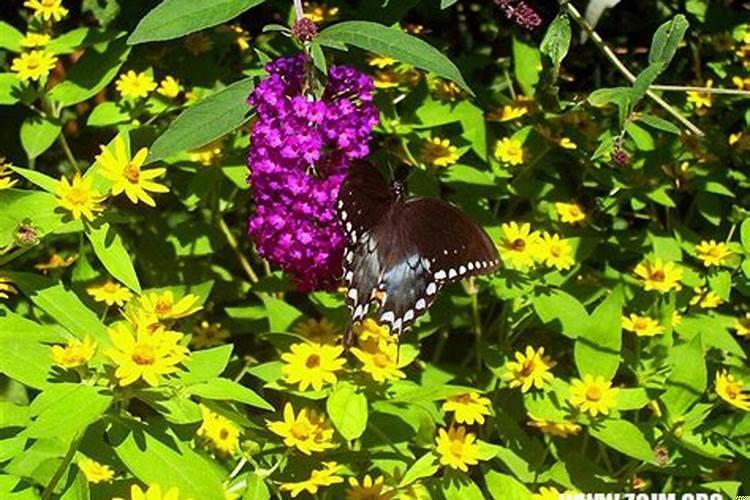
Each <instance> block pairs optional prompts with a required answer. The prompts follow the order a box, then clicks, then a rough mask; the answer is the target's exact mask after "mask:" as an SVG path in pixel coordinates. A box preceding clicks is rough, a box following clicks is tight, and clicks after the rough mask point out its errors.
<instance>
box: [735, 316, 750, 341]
mask: <svg viewBox="0 0 750 500" xmlns="http://www.w3.org/2000/svg"><path fill="white" fill-rule="evenodd" d="M734 329H735V330H737V335H739V336H740V337H749V336H750V313H745V316H744V317H742V318H736V319H735V320H734Z"/></svg>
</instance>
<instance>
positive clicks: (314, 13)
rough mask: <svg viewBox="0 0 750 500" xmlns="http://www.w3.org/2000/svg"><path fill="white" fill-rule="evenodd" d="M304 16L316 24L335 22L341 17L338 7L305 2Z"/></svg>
mask: <svg viewBox="0 0 750 500" xmlns="http://www.w3.org/2000/svg"><path fill="white" fill-rule="evenodd" d="M303 7H304V16H305V17H306V18H307V19H309V20H310V21H312V22H314V23H315V24H322V23H328V22H331V21H335V20H336V19H337V18H338V16H339V8H338V7H329V6H328V5H326V4H324V3H318V2H305V3H304V5H303Z"/></svg>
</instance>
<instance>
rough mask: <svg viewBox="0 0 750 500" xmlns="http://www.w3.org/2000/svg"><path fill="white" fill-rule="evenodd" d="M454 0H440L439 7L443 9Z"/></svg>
mask: <svg viewBox="0 0 750 500" xmlns="http://www.w3.org/2000/svg"><path fill="white" fill-rule="evenodd" d="M456 2H458V0H440V8H441V9H442V10H445V9H447V8H448V7H450V6H451V5H453V4H454V3H456Z"/></svg>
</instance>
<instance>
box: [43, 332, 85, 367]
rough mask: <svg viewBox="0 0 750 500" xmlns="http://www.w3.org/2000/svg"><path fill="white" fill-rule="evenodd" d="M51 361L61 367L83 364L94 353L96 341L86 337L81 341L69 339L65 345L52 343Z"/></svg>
mask: <svg viewBox="0 0 750 500" xmlns="http://www.w3.org/2000/svg"><path fill="white" fill-rule="evenodd" d="M50 352H51V354H52V362H53V363H54V364H55V365H57V366H59V367H61V368H65V369H68V368H76V367H77V366H83V365H85V364H86V363H88V362H89V361H91V358H93V357H94V354H96V342H95V341H94V340H93V339H91V338H89V337H86V338H85V339H83V340H82V341H81V340H79V339H70V340H69V341H68V345H66V346H65V347H63V346H59V345H53V346H52V347H50Z"/></svg>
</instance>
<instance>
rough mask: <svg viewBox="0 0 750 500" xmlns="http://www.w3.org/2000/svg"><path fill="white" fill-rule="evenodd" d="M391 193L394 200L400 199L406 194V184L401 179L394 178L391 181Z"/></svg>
mask: <svg viewBox="0 0 750 500" xmlns="http://www.w3.org/2000/svg"><path fill="white" fill-rule="evenodd" d="M391 193H393V197H394V198H395V199H396V200H402V199H404V197H405V196H406V185H405V184H404V182H403V181H399V180H394V181H393V182H392V183H391Z"/></svg>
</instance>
